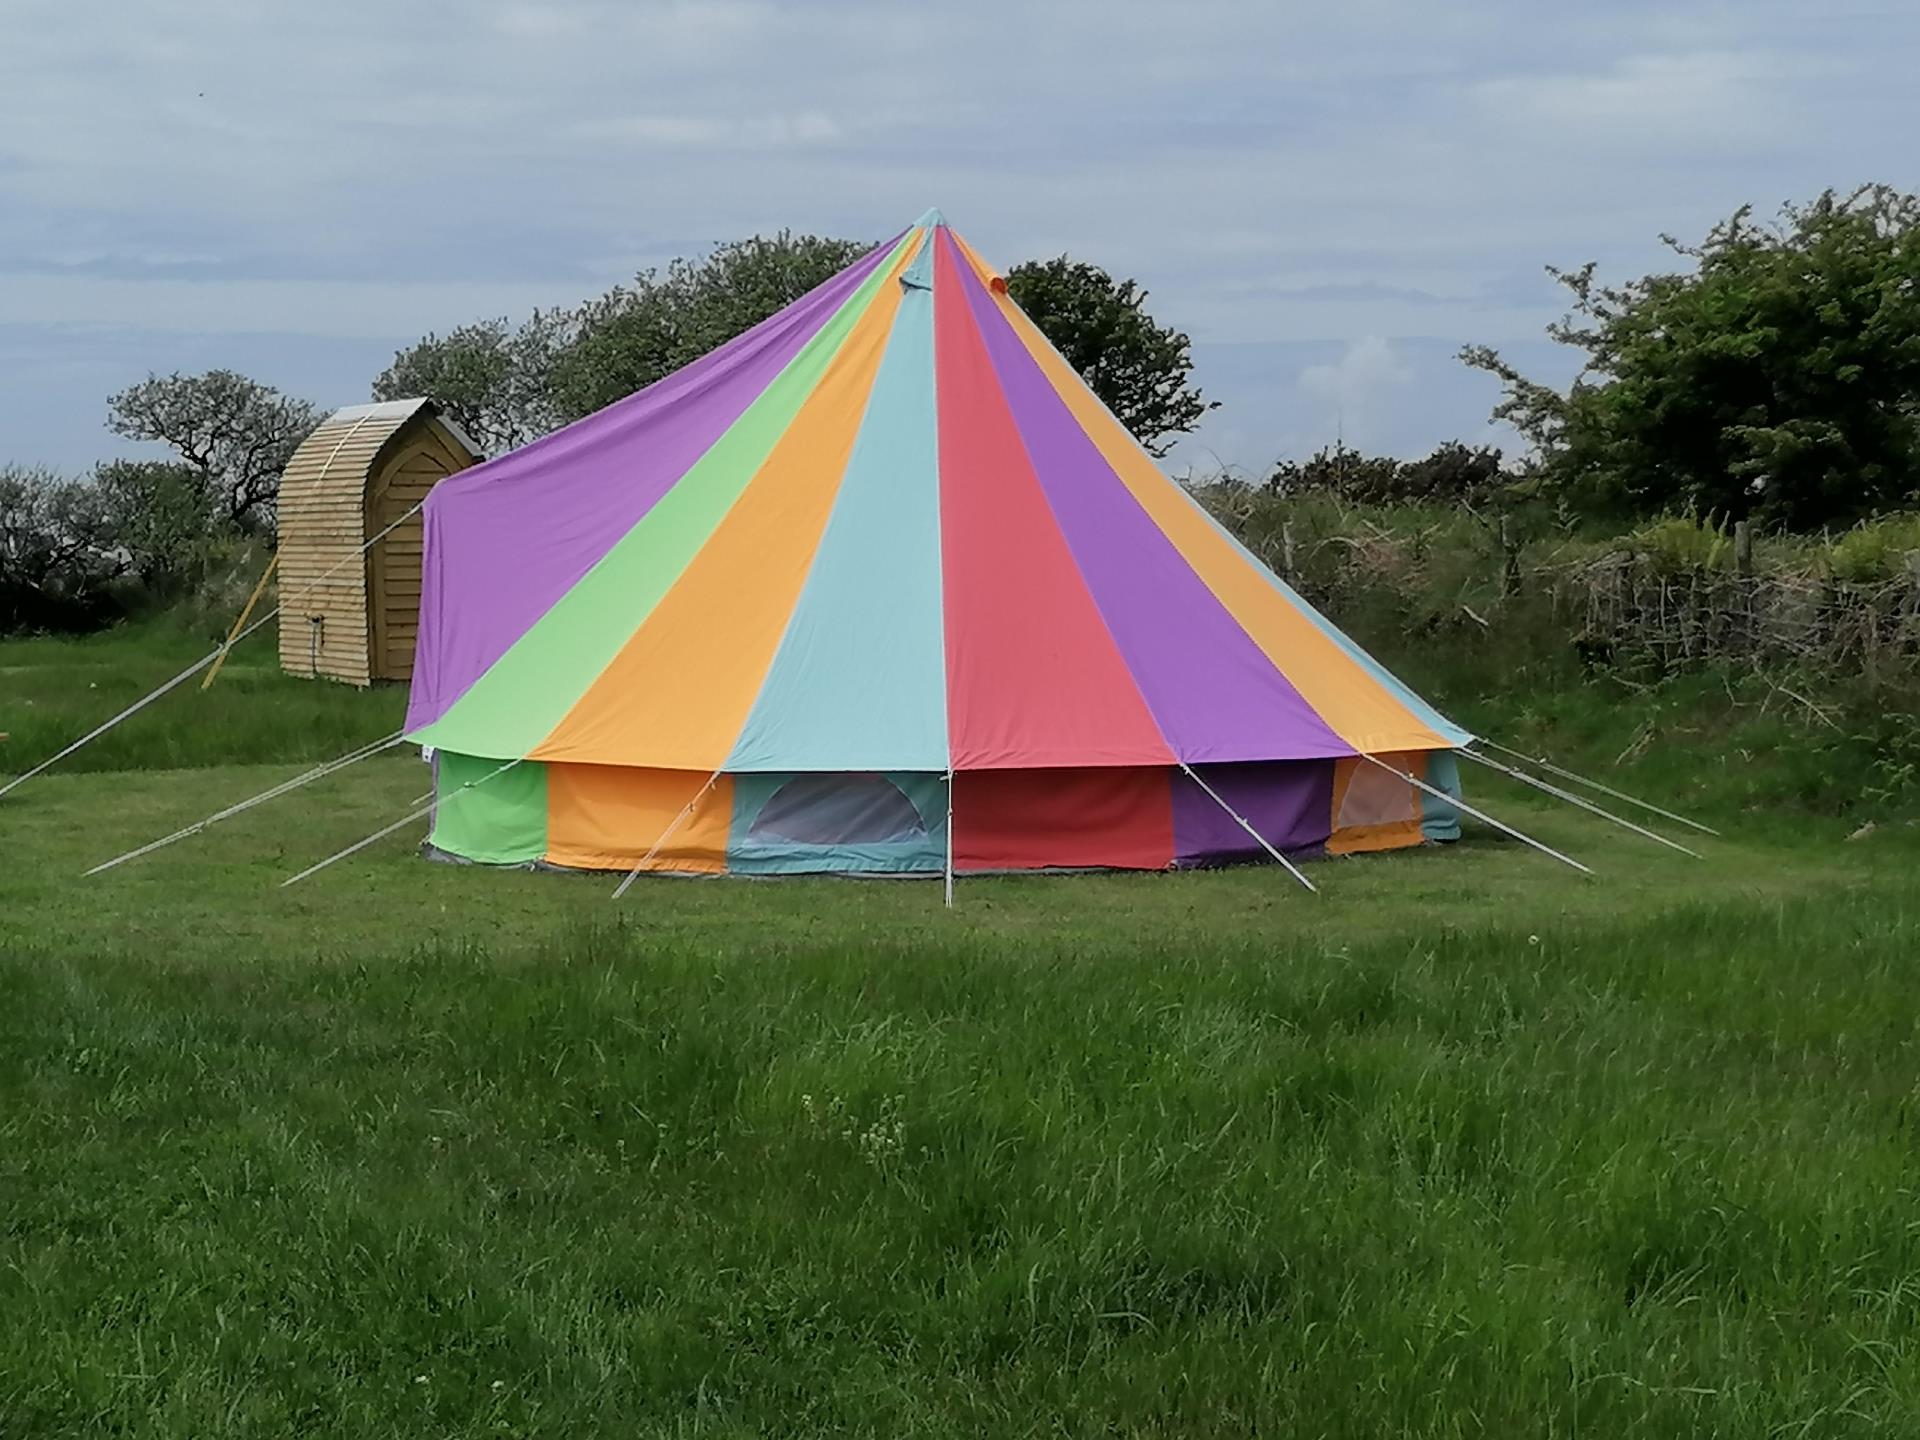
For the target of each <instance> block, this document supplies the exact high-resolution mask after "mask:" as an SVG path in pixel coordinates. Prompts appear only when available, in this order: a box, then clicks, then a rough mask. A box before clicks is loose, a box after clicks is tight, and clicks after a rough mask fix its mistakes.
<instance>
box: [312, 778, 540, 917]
mask: <svg viewBox="0 0 1920 1440" xmlns="http://www.w3.org/2000/svg"><path fill="white" fill-rule="evenodd" d="M519 763H520V761H519V760H518V759H514V760H509V761H507V763H506V764H504V765H502V766H501V767H500V768H499V769H498V770H489V771H488V772H487V773H486V774H484V775H482V776H481V777H480V778H479V779H478V780H469V781H467V783H466V784H464V785H462V786H461V787H460V788H459V789H457V790H454V791H451V792H450V793H449V794H447V795H446V796H445V797H444V798H443V799H440V800H436V801H435V802H434V804H435V805H444V804H446V802H447V801H448V800H453V799H456V798H457V797H459V796H461V795H464V794H465V793H466V792H467V791H469V790H471V789H473V787H474V786H476V785H484V784H486V783H487V781H489V780H491V779H493V777H494V776H496V775H498V774H500V773H502V772H503V771H507V770H511V769H512V768H513V767H514V766H516V765H518V764H519ZM432 809H433V805H423V806H421V807H420V808H419V809H418V810H415V811H414V812H413V813H412V814H410V815H403V816H401V817H400V818H399V819H398V820H396V821H394V822H393V824H391V825H388V826H386V827H385V828H383V829H380V830H376V831H374V832H373V834H371V835H369V836H367V838H366V839H364V840H356V841H355V842H354V843H353V844H351V845H349V846H348V847H347V848H346V849H344V850H341V851H337V852H336V853H334V854H332V855H329V856H328V857H327V858H326V859H324V860H322V861H321V862H320V863H319V864H318V865H309V866H308V867H307V868H306V869H304V870H302V871H301V872H300V873H299V874H298V875H293V876H289V877H288V878H287V879H285V880H282V881H281V882H280V888H281V889H282V890H284V889H286V888H287V887H288V886H289V885H298V884H299V883H300V882H301V881H302V880H304V879H306V878H307V877H308V876H309V875H317V874H319V873H320V872H321V871H322V870H324V869H326V868H327V867H328V866H329V865H331V864H333V863H334V862H335V861H336V860H344V859H346V858H347V857H348V856H349V855H357V854H358V853H359V852H360V851H362V850H364V849H366V848H367V846H369V845H371V844H373V843H374V842H375V841H376V840H384V839H386V838H387V836H389V835H391V834H393V832H394V831H396V830H398V829H400V828H401V827H402V826H405V825H411V824H412V823H413V822H414V821H415V820H418V819H419V818H420V817H421V816H422V815H425V814H426V813H427V812H428V811H430V810H432Z"/></svg>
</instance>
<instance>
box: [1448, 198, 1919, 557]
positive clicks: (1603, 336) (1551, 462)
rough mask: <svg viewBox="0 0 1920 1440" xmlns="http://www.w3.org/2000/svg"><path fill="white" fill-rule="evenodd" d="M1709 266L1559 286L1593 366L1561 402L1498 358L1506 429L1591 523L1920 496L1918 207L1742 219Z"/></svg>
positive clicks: (1699, 250) (1854, 508)
mask: <svg viewBox="0 0 1920 1440" xmlns="http://www.w3.org/2000/svg"><path fill="white" fill-rule="evenodd" d="M1667 243H1668V244H1669V245H1670V246H1671V247H1672V248H1673V249H1674V250H1675V252H1676V253H1678V254H1679V255H1681V256H1682V257H1684V258H1685V259H1687V260H1688V261H1689V262H1691V268H1689V269H1687V270H1686V271H1684V272H1681V273H1676V274H1664V275H1649V276H1644V277H1642V278H1641V279H1638V280H1633V281H1630V282H1628V283H1626V284H1624V285H1620V286H1608V285H1603V284H1601V283H1600V282H1599V280H1598V279H1597V278H1596V273H1595V267H1594V266H1593V265H1592V264H1588V265H1585V266H1582V267H1581V268H1580V269H1578V270H1571V271H1563V270H1553V271H1551V272H1550V273H1552V274H1553V275H1554V276H1555V278H1556V279H1558V280H1559V281H1560V282H1561V283H1562V284H1563V285H1565V286H1566V287H1567V290H1568V292H1569V293H1570V294H1571V295H1572V297H1573V310H1572V313H1571V314H1570V315H1569V316H1568V317H1567V318H1566V319H1564V320H1562V321H1561V322H1560V323H1558V324H1556V325H1554V326H1552V327H1550V328H1549V330H1548V333H1549V334H1550V335H1551V336H1552V337H1553V338H1554V339H1555V340H1558V341H1560V342H1562V343H1563V344H1567V345H1572V346H1575V347H1577V348H1578V349H1580V350H1583V351H1584V352H1586V357H1587V358H1586V363H1585V367H1584V370H1583V373H1582V374H1581V376H1580V378H1579V379H1578V380H1576V381H1575V383H1574V384H1573V386H1572V387H1571V389H1570V390H1569V391H1568V393H1566V394H1564V395H1562V394H1560V393H1558V392H1557V391H1554V390H1552V389H1550V388H1548V387H1546V386H1544V385H1540V384H1538V383H1536V382H1533V381H1530V380H1528V379H1527V378H1526V377H1524V376H1523V375H1521V374H1520V373H1519V372H1518V371H1517V370H1515V369H1514V367H1513V366H1511V365H1509V364H1508V363H1507V362H1506V361H1504V360H1503V359H1502V358H1501V357H1500V356H1499V355H1498V354H1497V353H1496V352H1495V351H1493V350H1491V349H1489V348H1487V347H1485V346H1471V347H1468V348H1467V349H1466V350H1464V351H1462V352H1461V358H1462V359H1463V360H1464V361H1465V362H1466V363H1467V364H1469V365H1472V366H1475V367H1476V368H1478V369H1482V370H1486V371H1488V372H1490V373H1491V374H1493V375H1495V376H1497V377H1498V378H1499V379H1500V381H1501V382H1502V384H1503V386H1504V387H1505V392H1506V393H1505V395H1504V398H1503V399H1502V401H1501V403H1500V405H1499V407H1498V408H1497V409H1496V410H1495V411H1494V415H1495V418H1497V419H1503V420H1508V421H1511V422H1512V423H1513V424H1514V425H1515V426H1516V427H1517V428H1518V429H1519V430H1520V431H1521V432H1522V433H1523V434H1524V435H1525V436H1526V437H1527V438H1528V440H1529V441H1531V442H1532V444H1533V446H1534V447H1535V455H1534V464H1535V465H1536V467H1537V469H1538V476H1539V479H1540V481H1541V483H1542V484H1543V486H1544V487H1546V488H1547V489H1549V490H1551V491H1557V492H1558V493H1559V495H1560V497H1561V498H1563V499H1566V500H1569V501H1571V502H1572V503H1573V504H1574V505H1575V506H1576V507H1578V508H1580V509H1582V510H1585V511H1587V512H1589V513H1600V514H1605V515H1608V516H1621V515H1642V514H1649V513H1655V512H1659V511H1664V510H1692V511H1695V512H1709V513H1718V514H1720V515H1723V516H1731V517H1740V516H1747V515H1751V516H1754V517H1756V518H1758V519H1761V520H1763V521H1766V522H1771V523H1777V524H1780V525H1783V526H1786V527H1789V528H1794V529H1807V528H1812V527H1816V526H1819V525H1823V524H1827V523H1830V522H1845V521H1851V520H1854V519H1857V518H1859V517H1861V516H1864V515H1869V514H1872V513H1874V512H1876V511H1880V510H1885V509H1889V508H1896V507H1899V506H1903V505H1911V504H1913V503H1914V502H1915V500H1916V499H1917V498H1920V197H1916V196H1913V195H1906V194H1902V193H1900V192H1898V191H1895V190H1892V189H1889V188H1888V187H1886V186H1868V187H1865V188H1862V189H1860V190H1856V191H1854V192H1852V193H1850V194H1846V195H1840V194H1837V193H1835V192H1833V191H1828V192H1827V193H1825V194H1823V195H1821V196H1820V197H1819V198H1818V199H1817V200H1815V201H1814V202H1813V203H1811V204H1809V205H1789V206H1786V207H1784V209H1783V210H1782V212H1781V216H1780V219H1779V221H1778V222H1777V223H1774V224H1762V223H1758V222H1756V221H1755V220H1754V219H1753V218H1752V212H1751V210H1750V209H1746V208H1743V209H1741V210H1739V211H1737V212H1736V213H1735V214H1734V215H1733V216H1732V217H1731V218H1729V219H1728V220H1726V221H1725V222H1723V223H1722V224H1720V225H1717V226H1715V227H1714V228H1713V229H1712V230H1711V231H1710V232H1709V233H1708V235H1707V237H1706V239H1705V240H1704V241H1703V242H1702V243H1701V244H1699V245H1698V246H1688V245H1683V244H1681V243H1679V242H1678V241H1675V240H1673V239H1672V238H1671V237H1667Z"/></svg>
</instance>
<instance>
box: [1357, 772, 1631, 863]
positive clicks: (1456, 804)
mask: <svg viewBox="0 0 1920 1440" xmlns="http://www.w3.org/2000/svg"><path fill="white" fill-rule="evenodd" d="M1360 758H1361V759H1362V760H1365V761H1367V762H1368V763H1369V764H1371V765H1378V766H1379V767H1380V768H1381V769H1382V770H1384V771H1386V772H1387V773H1388V774H1389V775H1392V776H1394V777H1396V778H1397V779H1401V780H1404V781H1406V782H1407V783H1408V784H1409V785H1411V786H1413V787H1414V789H1416V790H1424V791H1425V792H1426V793H1427V794H1429V795H1431V796H1433V798H1434V799H1436V800H1444V801H1445V802H1446V803H1447V804H1449V805H1451V806H1453V808H1454V809H1456V810H1461V811H1464V812H1465V813H1466V814H1468V815H1471V816H1473V818H1474V819H1476V820H1484V821H1485V822H1486V823H1487V824H1489V825H1491V826H1493V828H1494V829H1496V830H1498V831H1499V832H1500V833H1501V834H1503V835H1511V836H1512V837H1513V838H1514V839H1516V840H1518V841H1520V843H1521V844H1523V845H1531V846H1532V847H1533V848H1534V849H1536V850H1538V851H1539V852H1540V853H1541V854H1542V855H1548V856H1551V857H1552V858H1553V859H1555V860H1558V861H1559V862H1560V863H1561V864H1562V865H1570V866H1572V867H1573V868H1574V869H1575V870H1578V871H1579V872H1580V873H1581V874H1582V875H1591V874H1593V871H1591V870H1590V869H1588V868H1587V867H1586V866H1585V865H1582V864H1581V863H1580V862H1579V861H1578V860H1575V859H1573V858H1572V857H1571V856H1567V855H1562V854H1561V853H1560V852H1559V851H1558V850H1556V849H1554V848H1553V847H1552V846H1551V845H1542V844H1541V843H1540V842H1539V841H1538V840H1536V839H1534V838H1533V837H1532V836H1531V835H1523V834H1521V833H1520V832H1519V831H1518V830H1516V829H1514V828H1513V827H1512V826H1511V825H1508V824H1506V823H1504V822H1503V821H1499V820H1496V819H1494V818H1493V816H1491V815H1489V814H1487V812H1486V811H1484V810H1476V809H1474V808H1473V806H1471V805H1469V804H1467V802H1466V801H1464V800H1462V799H1461V798H1460V797H1459V796H1458V795H1449V794H1447V792H1446V791H1444V790H1436V789H1434V788H1433V786H1431V785H1429V784H1427V782H1426V781H1424V780H1420V779H1417V778H1415V776H1414V774H1413V772H1412V771H1410V770H1396V769H1395V768H1394V767H1393V766H1391V765H1389V764H1387V762H1386V761H1384V760H1382V759H1381V758H1380V757H1379V756H1377V755H1362V756H1361V757H1360Z"/></svg>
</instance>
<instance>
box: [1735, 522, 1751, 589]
mask: <svg viewBox="0 0 1920 1440" xmlns="http://www.w3.org/2000/svg"><path fill="white" fill-rule="evenodd" d="M1733 572H1734V574H1736V575H1740V576H1747V575H1751V574H1753V527H1752V526H1751V525H1749V524H1748V523H1747V522H1746V521H1744V520H1736V521H1734V522H1733Z"/></svg>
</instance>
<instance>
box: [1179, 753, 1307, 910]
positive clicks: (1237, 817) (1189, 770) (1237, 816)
mask: <svg viewBox="0 0 1920 1440" xmlns="http://www.w3.org/2000/svg"><path fill="white" fill-rule="evenodd" d="M1180 768H1181V769H1182V770H1184V771H1185V772H1186V775H1187V778H1188V779H1189V780H1191V781H1193V783H1194V784H1196V785H1198V786H1199V787H1200V788H1201V789H1202V790H1204V791H1206V792H1207V798H1208V799H1209V800H1211V801H1213V803H1214V804H1216V805H1218V806H1219V807H1220V808H1221V809H1222V810H1224V811H1226V812H1227V814H1228V815H1229V816H1231V817H1232V819H1233V823H1234V824H1236V825H1238V826H1239V827H1240V828H1241V829H1242V830H1244V831H1246V832H1247V834H1249V835H1251V836H1252V837H1253V838H1254V839H1255V840H1258V841H1259V842H1260V848H1261V849H1263V850H1265V851H1266V852H1267V854H1269V855H1271V856H1272V857H1273V858H1274V859H1276V860H1278V861H1279V862H1280V863H1281V864H1282V865H1284V866H1286V867H1287V873H1288V874H1289V875H1291V876H1293V878H1294V879H1296V880H1298V881H1299V882H1300V883H1301V884H1302V885H1304V886H1306V887H1307V889H1308V890H1310V891H1312V892H1313V893H1314V894H1316V895H1317V894H1319V893H1320V887H1319V886H1317V885H1315V884H1314V883H1313V882H1312V881H1311V880H1309V879H1308V878H1307V877H1306V876H1305V875H1303V874H1301V873H1300V868H1299V867H1298V866H1297V865H1295V864H1294V863H1293V862H1292V861H1291V860H1289V859H1287V857H1286V856H1284V855H1282V854H1281V853H1280V852H1279V851H1278V850H1276V849H1275V848H1274V847H1273V845H1272V844H1271V843H1270V842H1269V841H1268V840H1267V837H1266V836H1264V835H1262V834H1261V833H1260V832H1259V831H1258V830H1256V829H1254V828H1253V826H1252V825H1250V824H1248V823H1247V819H1246V817H1245V816H1244V815H1242V814H1241V813H1240V812H1239V811H1238V810H1235V809H1234V808H1233V807H1232V806H1231V805H1229V804H1227V802H1226V801H1224V800H1222V799H1221V798H1220V796H1219V795H1218V794H1216V793H1215V791H1214V788H1213V787H1212V786H1211V785H1209V784H1207V782H1206V781H1204V780H1202V779H1201V778H1200V777H1199V776H1198V775H1197V774H1195V773H1194V769H1193V767H1192V766H1191V765H1189V764H1187V762H1186V761H1184V760H1182V761H1181V762H1180Z"/></svg>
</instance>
